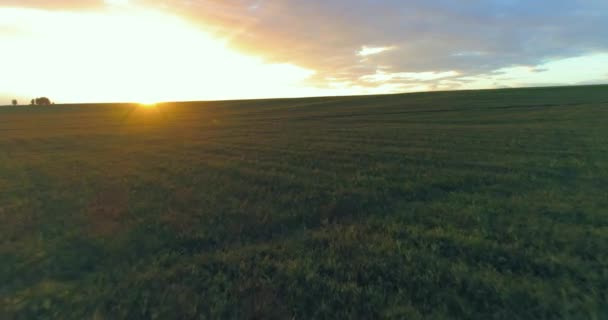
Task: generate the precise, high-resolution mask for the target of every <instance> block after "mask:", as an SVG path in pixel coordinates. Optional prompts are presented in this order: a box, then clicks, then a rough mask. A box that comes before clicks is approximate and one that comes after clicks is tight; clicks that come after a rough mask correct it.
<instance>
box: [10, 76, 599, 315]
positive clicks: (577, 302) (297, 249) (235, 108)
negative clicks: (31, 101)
mask: <svg viewBox="0 0 608 320" xmlns="http://www.w3.org/2000/svg"><path fill="white" fill-rule="evenodd" d="M607 317H608V86H587V87H564V88H534V89H507V90H488V91H460V92H435V93H416V94H403V95H383V96H361V97H327V98H306V99H274V100H251V101H219V102H184V103H166V104H158V105H156V106H154V107H143V106H138V105H131V104H106V105H55V106H50V107H3V108H0V318H3V319H11V318H16V319H34V318H35V319H55V318H57V319H83V318H97V319H149V318H157V319H168V318H182V319H197V318H202V319H217V318H244V319H248V318H258V319H273V318H276V319H291V318H294V319H308V318H319V319H343V318H367V319H369V318H397V319H400V318H407V319H423V318H434V319H442V318H453V319H489V318H495V319H516V318H518V319H519V318H521V319H549V318H550V319H557V318H571V319H602V318H604V319H605V318H607Z"/></svg>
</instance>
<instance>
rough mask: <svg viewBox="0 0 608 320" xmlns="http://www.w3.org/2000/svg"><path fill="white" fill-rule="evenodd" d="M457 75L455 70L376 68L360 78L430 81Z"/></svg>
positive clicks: (374, 80) (379, 80) (382, 80)
mask: <svg viewBox="0 0 608 320" xmlns="http://www.w3.org/2000/svg"><path fill="white" fill-rule="evenodd" d="M457 75H458V72H456V71H444V72H435V71H427V72H393V73H390V72H384V71H381V70H377V71H376V73H375V74H370V75H365V76H362V77H361V78H360V80H363V81H367V82H387V81H394V80H403V81H430V80H438V79H443V78H449V77H455V76H457Z"/></svg>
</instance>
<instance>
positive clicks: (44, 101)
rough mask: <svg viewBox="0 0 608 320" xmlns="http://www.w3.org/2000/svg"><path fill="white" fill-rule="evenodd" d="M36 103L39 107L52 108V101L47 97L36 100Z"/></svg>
mask: <svg viewBox="0 0 608 320" xmlns="http://www.w3.org/2000/svg"><path fill="white" fill-rule="evenodd" d="M34 102H35V104H36V105H37V106H50V105H51V99H49V98H47V97H40V98H36V99H34Z"/></svg>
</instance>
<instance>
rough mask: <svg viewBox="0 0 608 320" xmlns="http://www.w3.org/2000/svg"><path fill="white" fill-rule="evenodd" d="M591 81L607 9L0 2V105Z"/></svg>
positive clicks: (361, 2) (531, 4) (399, 2)
mask: <svg viewBox="0 0 608 320" xmlns="http://www.w3.org/2000/svg"><path fill="white" fill-rule="evenodd" d="M597 83H608V1H606V0H425V1H422V0H420V1H413V0H331V1H329V0H306V1H303V0H198V1H197V0H52V1H51V0H48V1H44V0H0V104H5V103H10V101H11V99H13V98H16V99H18V100H19V102H20V103H21V104H26V103H27V102H28V101H29V100H30V99H32V98H35V97H38V96H48V97H49V98H51V99H52V100H54V101H56V102H58V103H68V102H144V103H147V102H160V101H187V100H212V99H241V98H268V97H300V96H326V95H351V94H381V93H398V92H415V91H433V90H461V89H487V88H505V87H523V86H548V85H577V84H597Z"/></svg>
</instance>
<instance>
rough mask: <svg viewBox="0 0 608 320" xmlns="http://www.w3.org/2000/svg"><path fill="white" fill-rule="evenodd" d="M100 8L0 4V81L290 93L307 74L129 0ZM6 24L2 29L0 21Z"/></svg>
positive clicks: (16, 90) (140, 98) (179, 96)
mask: <svg viewBox="0 0 608 320" xmlns="http://www.w3.org/2000/svg"><path fill="white" fill-rule="evenodd" d="M106 3H111V4H112V5H108V6H107V7H106V9H104V10H103V11H100V12H90V11H89V12H78V13H77V12H71V11H56V10H55V11H45V10H34V9H22V8H0V30H3V29H7V30H9V33H8V34H6V32H5V33H3V35H2V37H3V38H2V41H0V52H2V59H0V70H2V74H3V75H8V76H3V77H0V88H2V90H3V91H6V92H10V93H12V94H15V95H18V96H21V97H30V96H41V95H46V96H49V97H51V98H52V99H53V100H55V101H58V102H87V101H95V102H117V101H119V102H142V103H145V104H149V103H152V102H157V101H176V100H202V99H229V98H234V97H247V98H258V97H270V96H295V95H298V94H300V88H301V87H302V86H301V82H302V81H304V80H306V79H307V78H308V77H310V76H311V75H313V74H314V71H312V70H307V69H304V68H301V67H298V66H295V65H291V64H268V63H265V62H264V61H263V60H262V59H259V58H256V57H251V56H247V55H244V54H242V53H239V52H236V51H234V50H232V49H230V48H229V47H228V44H227V43H226V42H225V41H222V40H220V39H216V38H213V37H212V36H211V35H209V34H208V33H206V32H205V31H204V30H202V29H201V28H199V27H198V26H194V25H191V24H189V23H188V22H186V21H184V20H182V19H179V18H177V17H175V16H171V15H168V14H165V13H162V12H159V11H154V10H149V9H145V8H139V7H135V6H132V5H130V4H129V1H119V0H106ZM7 27H8V28H7Z"/></svg>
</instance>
